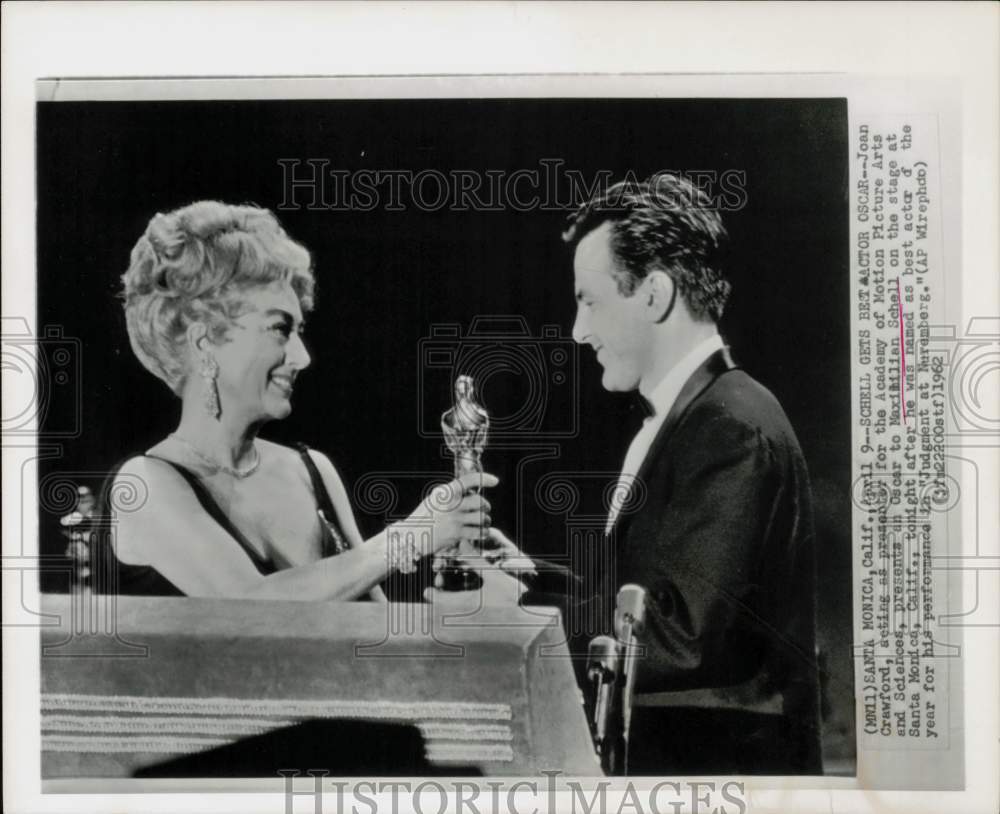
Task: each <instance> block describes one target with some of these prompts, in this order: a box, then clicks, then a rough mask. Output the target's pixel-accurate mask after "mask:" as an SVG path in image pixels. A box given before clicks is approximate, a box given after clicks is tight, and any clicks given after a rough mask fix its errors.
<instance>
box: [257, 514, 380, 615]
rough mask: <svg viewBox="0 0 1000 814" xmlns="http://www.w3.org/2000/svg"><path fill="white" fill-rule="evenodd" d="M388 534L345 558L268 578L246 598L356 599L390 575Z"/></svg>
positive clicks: (285, 571) (350, 552)
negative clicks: (387, 550)
mask: <svg viewBox="0 0 1000 814" xmlns="http://www.w3.org/2000/svg"><path fill="white" fill-rule="evenodd" d="M386 534H387V530H386V531H383V532H381V533H379V534H377V535H376V536H374V537H372V538H371V539H369V540H365V541H364V542H363V543H362V544H361V545H359V546H356V547H355V548H352V549H349V550H348V551H345V552H344V553H342V554H337V555H336V556H333V557H325V558H323V559H321V560H318V561H317V562H313V563H309V564H308V565H299V566H296V567H295V568H286V569H284V570H282V571H278V572H277V573H274V574H269V575H268V576H266V577H264V578H262V579H261V580H260V581H259V582H257V583H256V584H255V585H253V586H252V587H251V588H250V589H249V590H248V592H247V594H246V596H247V598H252V599H295V600H302V601H305V602H318V601H323V600H351V599H357V598H358V597H359V596H362V595H363V594H366V593H368V592H369V591H371V589H372V588H374V587H375V586H376V585H378V584H379V583H380V582H382V581H383V580H385V578H386V576H387V575H388V571H389V568H388V565H387V559H386Z"/></svg>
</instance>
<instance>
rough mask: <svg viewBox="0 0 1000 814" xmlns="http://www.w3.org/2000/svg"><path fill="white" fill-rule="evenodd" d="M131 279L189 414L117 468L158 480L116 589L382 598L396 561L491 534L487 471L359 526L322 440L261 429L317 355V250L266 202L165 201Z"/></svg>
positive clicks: (144, 355)
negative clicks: (306, 328)
mask: <svg viewBox="0 0 1000 814" xmlns="http://www.w3.org/2000/svg"><path fill="white" fill-rule="evenodd" d="M122 280H123V283H124V298H125V315H126V321H127V325H128V334H129V339H130V341H131V345H132V349H133V350H134V351H135V354H136V356H137V357H138V359H139V361H140V362H141V363H142V364H143V366H144V367H146V369H147V370H149V371H150V372H151V373H153V374H154V375H155V376H157V377H159V378H160V379H162V380H163V381H164V382H165V383H166V384H167V385H168V386H169V387H170V389H171V390H172V391H173V393H174V394H175V395H176V396H177V397H178V398H179V399H180V401H181V414H180V421H179V423H178V425H177V429H176V430H175V431H174V432H171V433H170V434H169V435H168V436H167V437H166V438H163V439H162V440H161V441H159V442H158V443H157V444H155V445H154V446H152V447H151V448H150V449H149V450H147V452H146V453H145V454H143V455H138V456H135V457H132V458H130V459H128V460H127V461H125V463H124V464H123V465H122V466H121V467H120V468H119V469H118V471H117V475H116V477H115V481H116V483H117V485H119V486H120V485H123V484H125V483H126V482H131V483H134V482H135V479H139V480H140V481H141V482H142V483H143V484H144V486H145V490H146V495H147V496H146V499H145V500H144V501H143V502H142V503H141V505H139V506H137V507H134V508H133V509H132V510H130V511H118V512H117V515H116V521H117V522H116V524H115V529H116V532H115V538H114V543H113V547H114V551H113V558H112V562H113V564H114V574H113V575H112V578H113V579H114V580H115V581H116V582H117V585H116V587H117V591H118V592H119V593H143V594H183V595H190V596H213V597H259V598H274V599H299V600H324V599H356V598H365V597H368V596H372V597H373V598H382V594H381V591H380V590H379V588H378V586H379V583H380V582H382V581H383V580H385V579H386V578H387V576H388V575H390V574H391V573H392V572H394V571H397V570H398V571H402V572H407V571H412V570H415V567H416V563H417V561H418V560H419V559H420V558H421V557H422V556H424V555H427V554H433V553H434V552H436V551H439V550H441V549H445V548H448V547H450V546H453V545H455V544H456V543H457V542H458V541H460V540H462V539H468V538H474V539H478V538H481V537H482V536H483V530H484V529H486V528H487V527H489V524H490V517H489V504H488V503H487V501H486V500H485V499H484V498H483V497H482V496H481V495H480V494H479V493H478V491H477V490H476V488H475V487H479V486H493V485H495V484H496V482H497V480H496V478H495V477H493V476H492V475H481V476H476V475H471V476H464V477H463V478H461V479H458V480H455V481H452V483H451V484H449V485H448V487H441V488H439V489H436V490H434V491H433V492H432V494H431V495H430V497H428V498H427V499H426V500H425V501H423V503H421V505H420V506H419V507H417V509H416V511H415V512H414V513H413V515H412V516H411V518H410V521H412V522H407V521H404V522H403V523H400V524H397V525H393V526H390V527H389V528H387V529H385V530H384V531H382V532H381V533H379V534H377V535H376V536H375V537H373V538H371V539H369V540H364V539H362V537H361V534H360V532H359V531H358V527H357V524H356V522H355V519H354V516H353V512H352V510H351V505H350V501H349V499H348V495H347V491H346V490H345V488H344V485H343V483H342V481H341V479H340V477H339V475H338V474H337V471H336V469H335V468H334V467H333V465H332V464H331V462H330V460H329V459H328V458H327V457H326V456H325V455H323V454H321V453H319V452H316V451H315V450H308V449H306V448H305V447H301V448H300V449H298V450H295V449H291V448H288V447H285V446H281V445H279V444H276V443H272V442H270V441H265V440H264V439H262V438H259V437H258V431H259V430H260V428H261V427H262V426H263V425H264V424H265V423H267V422H268V421H273V420H279V419H282V418H285V417H286V416H287V415H288V414H289V413H290V412H291V409H292V394H293V391H294V388H295V383H296V380H297V378H298V376H299V375H300V374H301V373H302V371H304V370H305V369H306V368H307V367H308V366H309V363H310V356H309V352H308V351H307V350H306V346H305V344H304V343H303V339H302V329H303V324H304V321H305V317H306V315H307V314H308V313H309V312H310V311H311V310H312V307H313V290H314V285H315V282H314V278H313V273H312V262H311V258H310V255H309V252H308V251H307V250H306V249H305V248H304V247H303V246H301V245H300V244H298V243H296V242H295V241H294V240H292V239H291V238H289V237H288V235H287V234H285V232H284V230H283V229H282V227H281V226H280V225H279V223H278V221H277V219H276V218H275V217H274V215H272V214H271V213H270V212H269V211H267V210H265V209H260V208H257V207H254V206H231V205H227V204H224V203H219V202H216V201H201V202H198V203H194V204H191V205H190V206H186V207H183V208H181V209H178V210H176V211H174V212H170V213H169V214H158V215H156V216H155V217H154V218H153V219H152V220H151V221H150V222H149V226H148V228H147V229H146V232H145V234H143V236H142V237H141V238H140V239H139V241H138V243H136V245H135V248H134V249H133V250H132V256H131V263H130V265H129V269H128V271H127V272H126V273H125V275H124V276H123V278H122ZM115 485H116V484H115V483H113V484H112V485H111V489H112V492H113V491H114V488H115ZM415 530H416V533H414V531H415ZM421 531H423V532H425V533H420V532H421ZM426 532H429V533H426ZM488 534H489V536H490V537H492V538H493V539H494V540H495V541H496V542H497V544H499V545H500V546H501V547H504V546H508V547H509V548H511V549H513V550H514V551H516V548H514V547H513V544H512V543H509V541H507V540H506V538H503V535H501V534H500V533H499V532H496V531H494V530H493V529H490V530H489V532H488Z"/></svg>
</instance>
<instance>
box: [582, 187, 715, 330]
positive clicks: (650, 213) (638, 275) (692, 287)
mask: <svg viewBox="0 0 1000 814" xmlns="http://www.w3.org/2000/svg"><path fill="white" fill-rule="evenodd" d="M605 222H610V223H611V249H612V251H614V254H615V257H616V258H617V259H618V261H619V265H620V266H621V268H620V270H619V271H617V272H616V273H615V279H616V280H617V282H618V291H619V293H621V294H623V295H624V296H631V295H632V294H633V293H634V292H635V289H636V288H637V287H638V286H639V284H640V283H641V282H642V280H643V279H645V277H646V275H648V274H649V273H650V272H651V271H656V270H661V271H664V272H666V273H667V274H668V275H670V279H671V280H673V282H674V285H676V286H677V290H678V293H679V294H680V296H681V297H682V298H683V300H684V302H685V303H686V304H687V307H688V310H690V311H691V314H692V315H693V316H694V317H695V319H701V320H713V321H715V322H718V320H719V318H720V317H721V316H722V311H723V309H724V308H725V306H726V300H727V299H728V298H729V291H730V288H731V286H730V284H729V282H728V281H727V280H726V279H725V278H724V277H723V275H722V269H721V265H722V254H723V252H724V250H725V247H726V239H727V235H726V230H725V227H724V226H723V225H722V219H721V218H720V217H719V214H718V212H716V211H715V209H714V208H713V207H712V202H711V200H710V199H709V197H708V196H707V195H706V194H705V193H704V192H702V191H701V190H699V189H698V188H697V187H696V186H694V185H693V184H692V183H691V182H690V181H687V180H686V179H684V178H680V177H678V176H676V175H669V174H666V173H664V174H662V175H654V176H653V177H651V178H650V179H649V180H648V181H643V182H642V183H635V182H634V181H633V182H628V181H620V182H619V183H617V184H614V185H613V186H611V187H608V188H607V189H606V190H604V191H603V192H599V193H598V194H597V195H595V196H594V197H593V198H591V199H590V200H589V201H587V202H586V203H585V204H583V205H582V206H581V207H580V208H579V209H577V210H576V212H574V213H573V214H572V215H570V217H569V227H568V228H567V229H566V231H565V232H564V233H563V240H564V241H566V242H567V243H568V244H569V245H570V246H576V244H578V243H579V242H580V241H581V240H582V239H583V238H584V236H585V235H586V234H587V233H588V232H591V231H592V230H594V229H596V228H597V227H599V226H601V225H602V224H603V223H605Z"/></svg>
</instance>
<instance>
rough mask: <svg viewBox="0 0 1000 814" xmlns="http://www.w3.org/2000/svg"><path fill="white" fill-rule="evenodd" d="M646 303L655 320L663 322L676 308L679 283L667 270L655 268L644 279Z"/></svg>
mask: <svg viewBox="0 0 1000 814" xmlns="http://www.w3.org/2000/svg"><path fill="white" fill-rule="evenodd" d="M644 283H645V285H644V288H645V291H644V292H643V296H645V297H646V305H647V308H648V311H649V314H650V316H651V317H652V319H653V321H654V322H663V321H664V320H666V318H667V317H669V316H670V312H671V311H673V310H674V301H675V300H676V299H677V285H676V284H675V283H674V281H673V280H671V279H670V275H669V274H667V273H666V272H665V271H660V270H655V271H651V272H649V274H647V275H646V279H645V281H644Z"/></svg>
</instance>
